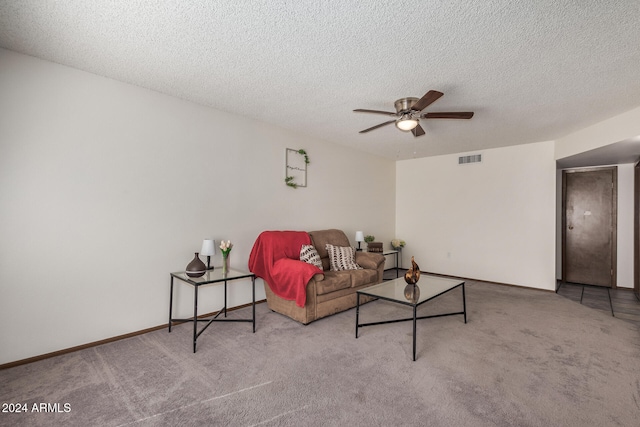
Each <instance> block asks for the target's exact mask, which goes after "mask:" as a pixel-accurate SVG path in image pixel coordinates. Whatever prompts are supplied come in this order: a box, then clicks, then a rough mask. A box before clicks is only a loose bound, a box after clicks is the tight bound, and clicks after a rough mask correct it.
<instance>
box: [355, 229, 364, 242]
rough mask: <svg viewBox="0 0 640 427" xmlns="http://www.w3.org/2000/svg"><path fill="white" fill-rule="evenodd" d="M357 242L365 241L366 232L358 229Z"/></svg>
mask: <svg viewBox="0 0 640 427" xmlns="http://www.w3.org/2000/svg"><path fill="white" fill-rule="evenodd" d="M356 242H364V233H363V232H362V231H356Z"/></svg>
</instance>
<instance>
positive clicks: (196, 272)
mask: <svg viewBox="0 0 640 427" xmlns="http://www.w3.org/2000/svg"><path fill="white" fill-rule="evenodd" d="M206 271H207V266H205V265H204V262H202V260H201V259H200V257H199V256H198V252H196V253H195V256H194V257H193V260H191V262H190V263H189V264H187V268H185V272H186V273H187V276H189V277H202V276H204V273H205V272H206Z"/></svg>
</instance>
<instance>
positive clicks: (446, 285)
mask: <svg viewBox="0 0 640 427" xmlns="http://www.w3.org/2000/svg"><path fill="white" fill-rule="evenodd" d="M430 282H432V283H433V282H435V283H438V284H439V286H438V289H436V290H435V291H433V290H432V291H431V292H429V290H430V288H429V284H430ZM406 285H407V283H406V282H405V281H404V278H400V279H394V280H391V281H388V282H383V283H380V284H377V285H373V286H370V287H368V288H364V289H362V290H359V291H357V293H356V339H357V338H358V328H362V327H364V326H374V325H384V324H387V323H397V322H408V321H413V361H414V362H415V360H416V323H417V320H419V319H430V318H433V317H444V316H456V315H458V314H462V315H463V316H464V323H465V324H466V323H467V302H466V297H465V289H464V281H461V280H457V279H448V278H444V277H439V276H433V275H427V274H422V277H421V280H420V281H419V282H418V287H421V285H422V287H421V293H422V295H421V296H420V297H419V298H418V300H417V301H410V300H408V299H406V298H405V297H404V293H402V298H403V299H400V297H397V296H395V295H397V294H398V292H397V291H398V290H399V289H400V288H399V287H402V289H404V287H405V286H406ZM459 287H461V288H462V311H456V312H453V313H443V314H434V315H430V316H418V315H417V311H418V307H420V306H421V305H422V304H424V303H426V302H427V301H431V300H432V299H434V298H437V297H439V296H440V295H444V294H446V293H447V292H450V291H452V290H454V289H457V288H459ZM392 288H393V289H395V291H396V292H391V293H390V292H389V291H391V290H392ZM361 295H366V296H370V297H374V298H378V299H382V300H385V301H391V302H395V303H398V304H402V305H407V306H409V307H412V308H413V316H412V317H408V318H406V319H394V320H384V321H379V322H370V323H360V296H361Z"/></svg>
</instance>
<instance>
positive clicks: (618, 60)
mask: <svg viewBox="0 0 640 427" xmlns="http://www.w3.org/2000/svg"><path fill="white" fill-rule="evenodd" d="M638 22H640V1H638V0H620V1H616V0H535V1H522V2H514V1H512V0H467V1H461V0H451V1H446V2H445V1H441V0H440V1H436V0H427V1H416V0H413V1H402V0H375V1H361V2H355V1H353V2H350V1H345V0H314V1H307V0H298V1H291V0H289V1H286V0H252V1H245V0H216V1H211V0H199V1H197V0H193V1H178V0H174V1H170V0H156V1H151V0H149V1H143V0H140V1H132V0H111V1H109V2H105V1H99V2H98V1H85V0H66V1H65V0H61V1H55V2H54V1H42V0H24V1H11V0H0V47H4V48H7V49H11V50H14V51H17V52H22V53H25V54H28V55H32V56H35V57H39V58H43V59H46V60H50V61H53V62H56V63H60V64H64V65H68V66H71V67H74V68H78V69H81V70H85V71H89V72H92V73H95V74H98V75H102V76H106V77H110V78H113V79H116V80H120V81H123V82H128V83H131V84H135V85H138V86H142V87H146V88H149V89H153V90H156V91H159V92H163V93H167V94H170V95H173V96H177V97H180V98H184V99H189V100H193V101H195V102H198V103H201V104H205V105H209V106H211V107H214V108H216V109H220V110H225V111H229V112H232V113H236V114H239V115H243V116H247V117H252V118H255V119H258V120H261V121H264V122H268V123H272V124H275V125H278V126H281V127H284V128H287V129H291V130H293V131H296V132H300V133H302V134H306V135H310V136H312V137H316V138H320V139H324V140H327V141H331V142H335V143H338V144H344V145H347V146H351V147H353V148H356V149H359V150H365V151H368V152H371V153H376V154H379V155H382V156H385V157H389V158H392V159H407V158H412V157H424V156H431V155H437V154H446V153H455V152H463V151H473V150H478V149H482V148H492V147H501V146H507V145H513V144H523V143H530V142H538V141H545V140H550V139H557V138H560V137H562V136H564V135H566V134H568V133H570V132H573V131H576V130H578V129H581V128H584V127H586V126H588V125H591V124H594V123H596V122H598V121H601V120H604V119H607V118H609V117H612V116H615V115H617V114H619V113H622V112H624V111H628V110H630V109H632V108H635V107H637V106H639V105H640V25H639V24H638ZM430 89H434V90H439V91H441V92H444V96H443V97H442V98H440V99H439V100H438V101H436V102H435V103H434V104H432V105H431V106H429V107H428V108H427V109H426V110H425V111H428V112H437V111H475V113H476V115H475V116H474V118H473V119H471V120H426V121H423V122H422V125H423V127H424V129H425V131H426V135H424V136H422V137H419V138H414V137H413V135H411V134H410V133H403V132H400V131H398V130H397V129H396V128H395V127H394V126H393V125H390V126H387V127H384V128H381V129H378V130H375V131H372V132H370V133H367V134H359V133H358V131H359V130H362V129H365V128H368V127H371V126H373V125H375V124H378V123H381V122H384V121H386V120H387V117H385V116H378V115H373V114H363V113H354V112H352V110H353V109H355V108H365V109H377V110H388V111H393V102H394V101H395V100H396V99H398V98H402V97H407V96H414V97H421V96H422V95H423V94H424V93H426V92H427V91H428V90H430Z"/></svg>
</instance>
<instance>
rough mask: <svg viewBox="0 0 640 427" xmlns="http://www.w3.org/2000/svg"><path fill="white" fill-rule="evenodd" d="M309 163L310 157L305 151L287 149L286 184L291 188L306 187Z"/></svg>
mask: <svg viewBox="0 0 640 427" xmlns="http://www.w3.org/2000/svg"><path fill="white" fill-rule="evenodd" d="M309 163H310V162H309V155H308V154H307V152H306V151H305V150H303V149H302V148H301V149H299V150H294V149H292V148H287V149H286V150H285V174H284V177H285V178H284V182H285V184H287V185H288V186H289V187H291V188H298V187H306V186H307V165H308V164H309Z"/></svg>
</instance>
